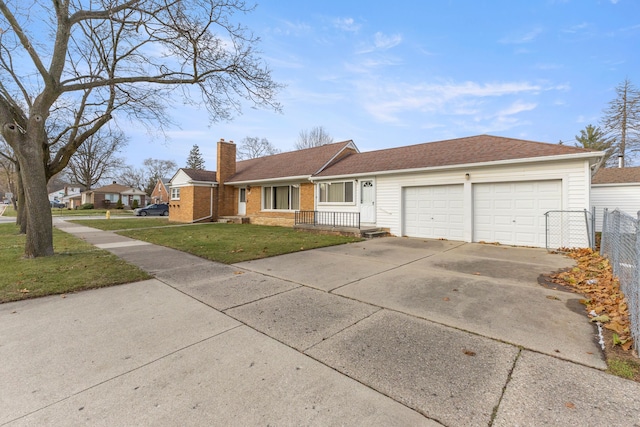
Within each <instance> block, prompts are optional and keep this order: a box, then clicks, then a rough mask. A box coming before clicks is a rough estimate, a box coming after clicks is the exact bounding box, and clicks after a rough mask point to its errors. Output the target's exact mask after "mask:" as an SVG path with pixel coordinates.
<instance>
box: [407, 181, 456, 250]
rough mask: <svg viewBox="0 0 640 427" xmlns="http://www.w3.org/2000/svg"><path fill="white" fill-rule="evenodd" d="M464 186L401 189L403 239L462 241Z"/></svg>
mask: <svg viewBox="0 0 640 427" xmlns="http://www.w3.org/2000/svg"><path fill="white" fill-rule="evenodd" d="M462 190H463V186H462V185H433V186H428V187H407V188H405V189H404V233H403V234H404V235H405V236H409V237H427V238H433V239H438V238H443V239H450V240H462V228H463V216H464V212H463V191H462Z"/></svg>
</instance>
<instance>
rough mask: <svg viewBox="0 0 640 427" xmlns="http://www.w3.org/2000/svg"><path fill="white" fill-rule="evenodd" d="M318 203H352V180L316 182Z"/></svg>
mask: <svg viewBox="0 0 640 427" xmlns="http://www.w3.org/2000/svg"><path fill="white" fill-rule="evenodd" d="M318 190H319V193H320V195H319V200H318V201H319V202H320V203H353V181H344V182H327V183H322V184H318Z"/></svg>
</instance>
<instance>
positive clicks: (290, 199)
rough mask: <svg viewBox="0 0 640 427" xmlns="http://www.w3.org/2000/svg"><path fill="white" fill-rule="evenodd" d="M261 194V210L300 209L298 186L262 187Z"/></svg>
mask: <svg viewBox="0 0 640 427" xmlns="http://www.w3.org/2000/svg"><path fill="white" fill-rule="evenodd" d="M262 193H263V198H262V200H263V206H262V207H263V209H275V210H297V209H300V186H298V185H281V186H277V187H275V186H274V187H263V192H262Z"/></svg>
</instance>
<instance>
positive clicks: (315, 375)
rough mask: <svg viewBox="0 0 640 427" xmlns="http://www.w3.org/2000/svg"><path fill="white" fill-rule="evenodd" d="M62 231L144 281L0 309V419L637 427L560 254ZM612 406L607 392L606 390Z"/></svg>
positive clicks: (627, 389) (639, 406)
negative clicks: (257, 249) (548, 280)
mask: <svg viewBox="0 0 640 427" xmlns="http://www.w3.org/2000/svg"><path fill="white" fill-rule="evenodd" d="M56 226H58V227H59V228H61V229H63V230H65V231H67V232H70V233H74V234H76V235H78V236H79V237H82V238H84V239H85V240H87V241H88V242H90V243H92V244H94V245H96V246H98V247H101V248H104V249H107V250H109V251H111V252H113V253H114V254H116V255H118V256H120V257H121V258H123V259H125V260H127V261H129V262H131V263H133V264H136V265H138V266H140V267H141V268H143V269H145V270H147V271H149V272H150V273H152V274H153V275H154V276H155V277H156V278H155V279H153V280H148V281H144V282H139V283H133V284H129V285H123V286H117V287H113V288H106V289H99V290H95V291H87V292H81V293H78V294H73V295H68V296H66V297H64V298H63V297H59V296H57V297H49V298H41V299H37V300H31V301H23V302H18V303H11V304H2V305H0V337H1V339H0V359H1V360H2V361H3V363H2V364H0V378H2V380H3V387H0V425H5V424H7V425H11V426H17V425H110V426H112V425H243V426H244V425H287V426H288V425H296V426H297V425H318V426H326V425H367V426H370V425H380V426H389V425H399V426H400V425H402V426H405V425H426V426H436V425H447V426H476V425H478V426H488V425H492V426H512V425H603V424H608V425H635V424H637V423H636V421H637V414H638V413H639V412H640V402H639V401H638V399H637V398H636V396H637V395H638V394H639V393H640V385H639V384H638V383H634V382H630V381H625V380H622V379H620V378H617V377H613V376H611V375H608V374H606V373H604V372H602V371H601V370H600V369H602V368H604V362H603V361H602V359H601V356H600V352H599V350H598V349H597V348H596V346H595V344H594V343H595V340H594V331H593V329H592V326H591V325H589V323H588V322H587V320H586V318H585V316H584V314H583V313H582V311H581V310H575V307H574V305H575V304H574V303H575V300H576V299H577V298H578V296H577V295H575V294H570V293H566V292H562V291H558V290H550V289H546V288H543V287H541V286H539V285H538V284H537V277H538V275H539V274H541V273H546V272H550V271H554V270H556V269H558V268H562V267H567V266H570V265H571V261H570V260H568V259H567V258H564V257H561V256H559V255H550V254H547V253H546V252H545V251H543V250H538V249H522V248H503V247H500V246H487V245H476V244H464V243H460V242H447V241H431V240H420V239H401V238H385V239H376V240H370V241H365V242H362V243H358V244H351V245H344V246H337V247H332V248H324V249H319V250H313V251H306V252H300V253H295V254H290V255H285V256H280V257H274V258H269V259H265V260H259V261H251V262H245V263H241V264H236V265H231V266H228V265H222V264H218V263H213V262H209V261H206V260H203V259H201V258H198V257H195V256H192V255H188V254H185V253H182V252H178V251H175V250H172V249H168V248H163V247H159V246H154V245H149V244H145V243H143V242H139V241H135V240H132V239H128V238H125V237H122V236H118V235H115V234H113V233H110V232H99V231H96V230H95V229H91V228H88V227H80V226H76V225H72V224H68V223H58V224H57V225H56ZM603 396H606V398H603Z"/></svg>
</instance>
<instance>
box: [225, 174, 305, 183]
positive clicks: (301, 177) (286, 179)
mask: <svg viewBox="0 0 640 427" xmlns="http://www.w3.org/2000/svg"><path fill="white" fill-rule="evenodd" d="M310 179H311V175H299V176H284V177H281V178H265V179H252V180H244V181H228V182H225V185H259V184H268V183H272V182H289V181H309V180H310Z"/></svg>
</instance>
